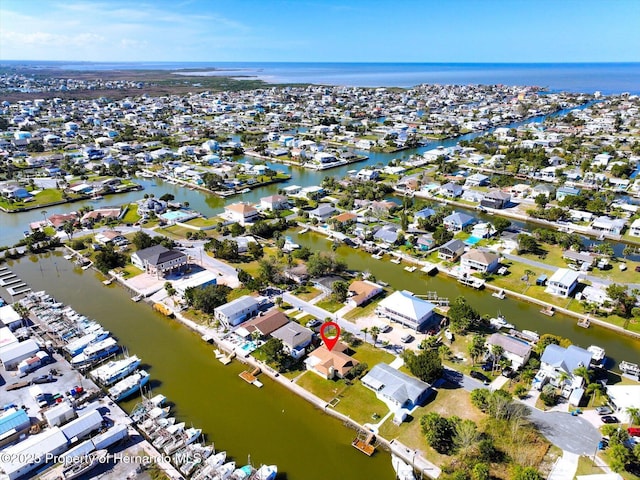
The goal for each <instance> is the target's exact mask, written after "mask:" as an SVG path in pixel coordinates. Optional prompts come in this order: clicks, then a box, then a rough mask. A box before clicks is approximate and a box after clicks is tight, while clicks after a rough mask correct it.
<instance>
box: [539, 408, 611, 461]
mask: <svg viewBox="0 0 640 480" xmlns="http://www.w3.org/2000/svg"><path fill="white" fill-rule="evenodd" d="M529 420H530V421H531V423H533V424H535V425H536V426H537V427H538V430H540V433H542V434H543V435H544V436H545V437H546V439H547V440H549V441H550V442H551V443H553V444H554V445H556V446H557V447H559V448H561V449H562V450H565V451H567V452H571V453H575V454H578V455H586V456H590V455H593V454H594V452H595V451H596V449H597V448H598V442H599V441H600V439H601V438H602V435H601V434H600V432H599V431H598V430H597V429H596V428H595V427H594V426H593V424H592V423H591V422H589V421H588V420H585V419H584V418H581V417H580V416H575V417H574V416H572V415H571V414H570V413H564V412H543V411H541V410H538V409H536V408H532V409H531V414H530V415H529Z"/></svg>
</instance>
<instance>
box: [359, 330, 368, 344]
mask: <svg viewBox="0 0 640 480" xmlns="http://www.w3.org/2000/svg"><path fill="white" fill-rule="evenodd" d="M360 331H361V332H362V333H364V343H367V333H369V329H368V328H367V327H364V328H363V329H361V330H360Z"/></svg>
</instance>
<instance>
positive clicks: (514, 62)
mask: <svg viewBox="0 0 640 480" xmlns="http://www.w3.org/2000/svg"><path fill="white" fill-rule="evenodd" d="M2 62H31V63H34V62H48V63H89V64H91V63H95V64H101V63H125V64H127V63H131V64H136V63H158V64H162V63H173V64H180V63H239V64H242V63H286V64H318V63H330V64H345V65H347V64H356V65H367V64H369V65H372V64H374V65H593V64H599V65H611V64H638V63H640V60H625V61H597V60H592V61H531V62H527V61H483V62H468V61H451V62H443V61H346V60H336V61H333V60H318V61H308V60H305V61H296V60H43V59H38V60H31V59H1V58H0V63H2Z"/></svg>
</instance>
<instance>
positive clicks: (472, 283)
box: [458, 276, 485, 290]
mask: <svg viewBox="0 0 640 480" xmlns="http://www.w3.org/2000/svg"><path fill="white" fill-rule="evenodd" d="M458 283H461V284H463V285H466V286H467V287H473V288H476V289H478V290H480V289H481V288H483V287H484V284H485V281H484V280H483V279H482V278H476V277H471V276H463V277H458Z"/></svg>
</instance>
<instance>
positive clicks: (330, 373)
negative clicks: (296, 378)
mask: <svg viewBox="0 0 640 480" xmlns="http://www.w3.org/2000/svg"><path fill="white" fill-rule="evenodd" d="M347 349H348V348H347V346H346V345H344V344H342V343H341V342H338V343H336V345H335V346H334V347H333V349H331V350H329V349H328V348H327V347H325V346H324V345H322V346H321V347H319V348H316V349H315V350H314V351H313V352H311V353H310V354H309V356H308V357H307V359H306V360H305V361H304V363H305V365H306V367H307V370H310V371H312V372H314V373H316V374H318V375H320V376H321V377H322V378H326V379H327V380H331V379H334V378H345V377H346V376H347V375H348V374H349V372H350V371H351V370H352V369H353V367H355V366H357V365H359V364H360V362H358V361H357V360H356V359H355V358H351V357H350V356H349V355H347V354H346V353H344V352H345V351H346V350H347Z"/></svg>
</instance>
